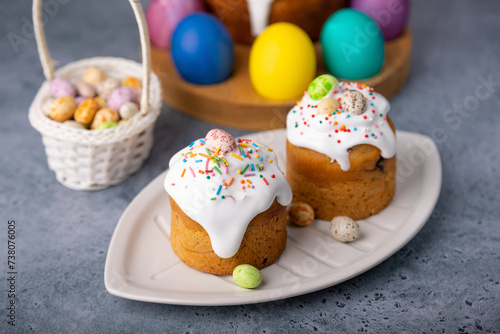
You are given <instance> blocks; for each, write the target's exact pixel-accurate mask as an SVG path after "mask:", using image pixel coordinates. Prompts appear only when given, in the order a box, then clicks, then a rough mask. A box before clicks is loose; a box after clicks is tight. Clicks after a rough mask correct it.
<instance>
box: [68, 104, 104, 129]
mask: <svg viewBox="0 0 500 334" xmlns="http://www.w3.org/2000/svg"><path fill="white" fill-rule="evenodd" d="M98 109H99V105H98V104H97V102H96V101H95V100H94V99H86V100H85V101H83V102H82V103H80V105H79V106H78V107H77V108H76V111H75V115H74V118H75V121H77V122H78V123H80V124H82V125H84V126H85V127H87V126H88V125H89V124H90V123H92V120H93V119H94V116H95V113H96V112H97V110H98Z"/></svg>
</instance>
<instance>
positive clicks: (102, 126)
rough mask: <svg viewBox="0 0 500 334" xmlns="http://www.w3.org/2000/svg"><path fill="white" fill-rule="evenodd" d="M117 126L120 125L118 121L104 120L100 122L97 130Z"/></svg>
mask: <svg viewBox="0 0 500 334" xmlns="http://www.w3.org/2000/svg"><path fill="white" fill-rule="evenodd" d="M115 126H118V123H116V122H102V123H101V124H99V126H98V127H97V130H103V129H109V128H114V127H115Z"/></svg>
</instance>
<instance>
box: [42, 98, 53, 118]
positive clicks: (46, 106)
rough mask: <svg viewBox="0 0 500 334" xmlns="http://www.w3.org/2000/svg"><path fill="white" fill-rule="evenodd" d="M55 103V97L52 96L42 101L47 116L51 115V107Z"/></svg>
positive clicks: (43, 110)
mask: <svg viewBox="0 0 500 334" xmlns="http://www.w3.org/2000/svg"><path fill="white" fill-rule="evenodd" d="M53 104H54V99H53V98H52V97H48V98H46V99H45V100H43V102H42V112H43V114H44V115H45V116H49V115H50V109H52V105H53Z"/></svg>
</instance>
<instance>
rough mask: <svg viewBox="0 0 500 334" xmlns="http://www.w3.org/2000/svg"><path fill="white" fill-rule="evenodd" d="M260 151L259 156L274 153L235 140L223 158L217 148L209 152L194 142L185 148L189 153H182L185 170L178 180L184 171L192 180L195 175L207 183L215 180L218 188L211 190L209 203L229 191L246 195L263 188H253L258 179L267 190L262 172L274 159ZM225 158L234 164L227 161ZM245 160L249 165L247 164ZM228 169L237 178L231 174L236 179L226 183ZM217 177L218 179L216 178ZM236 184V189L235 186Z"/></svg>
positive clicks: (254, 144) (230, 179) (264, 147)
mask: <svg viewBox="0 0 500 334" xmlns="http://www.w3.org/2000/svg"><path fill="white" fill-rule="evenodd" d="M212 149H214V148H212ZM214 150H215V149H214ZM259 150H260V151H261V152H262V150H266V151H267V152H273V149H271V148H268V147H266V146H264V145H262V144H258V143H254V142H253V141H251V140H249V139H238V140H237V146H236V148H235V149H234V150H233V151H232V152H228V153H226V154H222V152H221V148H220V147H218V148H217V149H216V150H215V151H214V152H212V151H210V150H209V149H208V148H207V147H206V145H205V143H204V142H203V141H202V140H198V141H194V142H192V143H191V144H190V145H189V146H188V147H187V148H186V151H188V152H183V153H181V156H182V161H183V162H184V163H186V164H187V166H186V168H183V170H182V173H181V177H184V176H185V174H186V171H188V174H191V176H192V177H193V178H195V177H196V174H201V175H203V176H204V177H203V178H202V179H205V180H210V181H209V182H214V180H217V181H215V182H217V183H218V184H217V183H216V184H215V188H214V191H215V196H214V195H213V194H214V193H212V195H211V196H209V199H210V200H211V201H215V200H217V199H218V198H220V199H225V198H226V197H228V193H227V191H228V189H229V188H234V189H238V191H243V192H245V191H250V190H251V189H255V188H256V187H262V186H263V185H260V183H257V184H256V181H255V180H256V179H259V178H260V179H262V182H263V183H264V185H265V186H269V181H268V180H267V179H266V178H265V177H264V176H263V175H262V174H261V173H262V172H263V171H264V168H265V164H267V163H269V164H273V163H274V160H273V158H274V156H273V155H272V156H269V155H265V154H264V155H263V154H262V153H261V152H259ZM195 157H196V158H195ZM228 157H231V158H232V159H233V160H230V161H228V160H227V159H228ZM247 159H248V160H250V161H247ZM191 162H194V163H195V164H196V165H194V164H192V163H191ZM230 167H232V168H234V169H232V170H233V173H237V174H233V175H235V176H234V177H230V178H229V180H228V179H227V178H224V176H225V175H227V174H228V173H229V172H230V171H229V168H230ZM236 175H237V176H236ZM216 176H218V177H217V178H215V177H216ZM268 177H270V179H274V178H275V177H276V175H275V174H271V175H269V176H268ZM255 178H256V179H255ZM226 181H227V182H226ZM235 181H236V182H237V183H236V184H237V186H235ZM178 186H179V185H178ZM229 197H233V196H229Z"/></svg>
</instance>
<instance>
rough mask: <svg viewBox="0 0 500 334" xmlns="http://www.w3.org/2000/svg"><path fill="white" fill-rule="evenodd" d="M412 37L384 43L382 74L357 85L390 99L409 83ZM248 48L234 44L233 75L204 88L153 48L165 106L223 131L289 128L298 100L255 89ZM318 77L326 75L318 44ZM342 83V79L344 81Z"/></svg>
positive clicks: (153, 66) (168, 55)
mask: <svg viewBox="0 0 500 334" xmlns="http://www.w3.org/2000/svg"><path fill="white" fill-rule="evenodd" d="M411 46H412V37H411V32H410V30H409V29H406V30H405V32H404V33H403V34H402V35H401V36H400V37H399V38H397V39H395V40H392V41H389V42H386V46H385V51H386V53H385V61H384V66H383V68H382V71H381V72H380V73H379V74H378V75H376V76H374V77H372V78H369V79H365V80H358V81H359V82H362V83H364V84H366V85H368V86H371V87H373V88H375V90H376V91H377V92H378V93H380V94H382V95H384V96H385V97H387V98H390V97H392V96H393V95H394V94H395V93H396V92H397V91H398V90H399V89H400V88H401V87H402V86H403V84H404V83H405V81H406V78H407V77H408V74H409V72H410V55H411ZM250 47H251V46H250V45H242V44H236V45H235V57H236V58H235V65H234V73H233V75H232V76H231V78H229V79H228V80H226V81H224V82H222V83H220V84H215V85H206V86H200V85H195V84H191V83H188V82H186V81H184V80H183V79H182V78H181V77H180V76H179V74H178V73H177V71H176V69H175V67H174V64H173V63H172V60H171V58H170V53H169V51H168V50H167V51H165V50H160V49H157V48H154V47H152V48H151V49H152V50H151V51H152V52H151V57H152V68H153V71H154V72H155V73H156V75H157V76H158V77H159V78H160V80H161V82H162V85H163V98H164V100H165V102H166V103H167V104H169V105H170V106H172V107H173V108H175V109H177V110H179V111H182V112H184V113H186V114H188V115H190V116H193V117H196V118H199V119H201V120H204V121H207V122H211V123H217V124H221V125H225V126H230V127H235V128H239V129H248V130H263V129H276V128H283V127H285V119H286V114H287V113H288V111H289V110H290V109H291V108H292V107H293V106H294V105H295V103H296V102H297V101H298V100H300V98H301V97H300V96H298V97H297V99H296V100H290V101H272V100H267V99H265V98H263V97H261V96H259V95H257V93H256V92H255V91H254V90H253V88H252V84H251V83H250V77H249V74H248V57H249V54H250ZM316 54H317V57H318V73H317V74H318V75H320V74H324V73H327V71H326V69H325V66H324V63H323V59H322V57H321V46H320V45H319V43H316ZM340 80H342V79H340Z"/></svg>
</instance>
